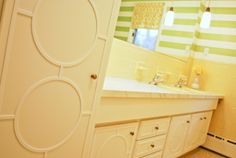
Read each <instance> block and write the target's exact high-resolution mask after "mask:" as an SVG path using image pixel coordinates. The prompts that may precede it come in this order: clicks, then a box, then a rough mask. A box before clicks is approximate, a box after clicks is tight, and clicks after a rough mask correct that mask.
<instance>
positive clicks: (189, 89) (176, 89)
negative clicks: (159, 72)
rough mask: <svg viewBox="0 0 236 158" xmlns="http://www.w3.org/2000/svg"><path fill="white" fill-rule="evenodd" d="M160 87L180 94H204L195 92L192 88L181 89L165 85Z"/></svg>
mask: <svg viewBox="0 0 236 158" xmlns="http://www.w3.org/2000/svg"><path fill="white" fill-rule="evenodd" d="M158 87H161V88H165V89H169V90H172V91H176V92H180V93H197V94H201V93H203V92H202V91H199V90H195V89H192V88H189V87H181V88H180V87H175V86H169V85H163V84H160V85H158Z"/></svg>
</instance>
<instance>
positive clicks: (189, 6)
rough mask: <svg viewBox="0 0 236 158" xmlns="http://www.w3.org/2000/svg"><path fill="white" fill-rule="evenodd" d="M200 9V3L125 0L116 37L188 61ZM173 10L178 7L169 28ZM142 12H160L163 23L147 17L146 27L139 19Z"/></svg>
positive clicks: (163, 0) (160, 20) (144, 14)
mask: <svg viewBox="0 0 236 158" xmlns="http://www.w3.org/2000/svg"><path fill="white" fill-rule="evenodd" d="M148 4H149V5H148ZM155 4H158V5H156V6H155ZM200 6H201V1H200V0H198V1H197V0H196V1H181V0H179V1H173V2H172V1H168V0H160V1H153V0H146V1H139V0H122V3H121V7H120V13H119V17H118V21H117V25H116V31H115V38H117V39H120V40H123V41H127V42H129V43H133V44H136V45H138V46H141V47H144V48H146V49H149V50H152V51H155V52H157V53H164V54H167V55H169V56H173V57H175V58H176V57H177V58H179V59H181V60H183V61H187V59H188V57H189V55H190V53H191V48H192V45H193V42H194V37H195V30H196V28H197V21H198V18H199V11H200V8H201V7H200ZM138 7H139V8H138ZM158 7H159V8H158ZM170 7H174V12H175V18H174V24H173V25H172V26H166V25H164V21H165V17H166V13H167V12H168V10H170ZM138 11H140V12H141V13H140V14H143V15H139V16H141V17H142V16H144V17H145V16H148V15H149V14H153V11H155V12H157V14H158V15H155V16H160V17H159V23H158V22H153V21H155V20H156V21H158V18H156V17H155V18H156V19H155V18H154V20H153V16H152V17H151V16H150V17H148V18H146V19H145V20H144V21H145V22H144V24H143V23H142V22H141V23H140V22H139V19H138V20H137V17H135V16H136V12H138ZM158 12H161V13H158ZM149 19H150V20H149ZM137 23H138V24H137ZM136 24H137V25H136ZM146 24H147V25H148V27H146ZM142 39H145V40H142Z"/></svg>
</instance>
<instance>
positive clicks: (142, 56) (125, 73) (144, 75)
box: [107, 39, 187, 82]
mask: <svg viewBox="0 0 236 158" xmlns="http://www.w3.org/2000/svg"><path fill="white" fill-rule="evenodd" d="M137 65H139V66H137ZM137 67H141V69H142V68H144V70H141V69H137ZM186 71H187V70H186V63H185V62H183V61H181V60H179V59H175V58H173V57H169V56H167V55H164V54H160V53H157V52H156V53H155V52H152V51H149V50H146V49H143V48H140V47H137V46H135V45H133V44H130V43H127V42H124V41H121V40H118V39H114V40H113V44H112V49H111V54H110V59H109V65H108V69H107V76H112V77H121V78H126V79H134V80H140V81H144V82H149V81H151V79H152V78H153V76H154V74H155V73H156V72H169V73H170V76H172V78H170V79H169V82H174V79H176V78H177V77H176V76H178V75H179V74H185V73H186Z"/></svg>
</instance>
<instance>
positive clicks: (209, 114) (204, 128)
mask: <svg viewBox="0 0 236 158" xmlns="http://www.w3.org/2000/svg"><path fill="white" fill-rule="evenodd" d="M212 113H213V112H212V111H209V112H205V113H204V116H203V123H202V128H201V130H200V131H201V132H200V141H199V145H202V144H204V143H205V141H206V137H207V132H208V129H209V126H210V122H211V117H212Z"/></svg>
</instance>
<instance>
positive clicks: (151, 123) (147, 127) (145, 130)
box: [137, 117, 170, 140]
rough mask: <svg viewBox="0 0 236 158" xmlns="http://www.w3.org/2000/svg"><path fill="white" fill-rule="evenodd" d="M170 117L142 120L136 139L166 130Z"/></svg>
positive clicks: (165, 131) (163, 132)
mask: <svg viewBox="0 0 236 158" xmlns="http://www.w3.org/2000/svg"><path fill="white" fill-rule="evenodd" d="M169 124H170V118H169V117H168V118H162V119H155V120H147V121H142V122H141V124H140V128H139V131H138V137H137V139H138V140H140V139H144V138H149V137H154V136H157V135H161V134H166V133H167V132H168V128H169Z"/></svg>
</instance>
